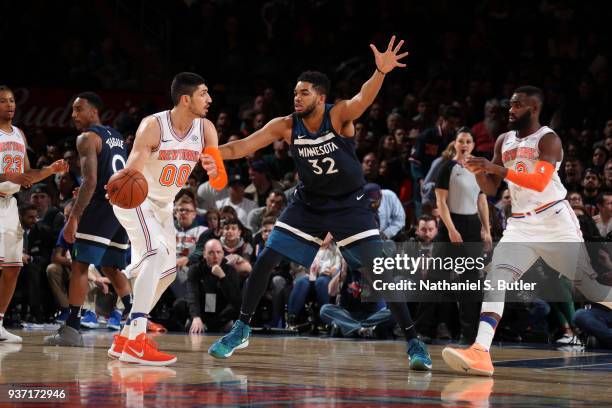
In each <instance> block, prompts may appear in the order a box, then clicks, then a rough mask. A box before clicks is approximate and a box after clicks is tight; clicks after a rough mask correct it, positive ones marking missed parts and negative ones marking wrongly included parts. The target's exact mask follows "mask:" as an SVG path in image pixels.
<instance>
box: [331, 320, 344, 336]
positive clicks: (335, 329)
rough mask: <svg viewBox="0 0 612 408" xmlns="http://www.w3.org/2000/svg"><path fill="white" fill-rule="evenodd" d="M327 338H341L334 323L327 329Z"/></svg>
mask: <svg viewBox="0 0 612 408" xmlns="http://www.w3.org/2000/svg"><path fill="white" fill-rule="evenodd" d="M329 337H342V331H341V330H340V327H338V325H337V324H336V323H332V325H331V327H330V328H329Z"/></svg>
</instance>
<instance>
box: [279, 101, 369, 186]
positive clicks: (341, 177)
mask: <svg viewBox="0 0 612 408" xmlns="http://www.w3.org/2000/svg"><path fill="white" fill-rule="evenodd" d="M332 107H333V105H331V104H326V105H325V113H324V115H323V122H322V123H321V127H320V128H319V130H318V131H317V132H316V133H311V132H309V131H308V130H307V129H306V126H304V122H302V119H301V118H300V117H298V115H296V114H295V113H294V114H293V115H292V116H293V129H292V131H291V146H290V150H291V155H292V157H293V160H295V164H296V167H297V170H298V174H299V176H300V185H299V187H298V188H299V189H300V190H302V191H304V192H306V193H307V194H312V195H315V196H325V197H340V196H346V195H348V194H350V193H353V192H355V191H357V190H359V189H360V188H361V187H363V185H364V184H365V180H364V177H363V171H362V169H361V163H360V162H359V159H357V155H356V154H355V141H354V140H353V138H348V137H343V136H341V135H339V134H338V133H336V131H335V130H334V129H333V126H332V122H331V118H330V115H329V111H330V109H331V108H332Z"/></svg>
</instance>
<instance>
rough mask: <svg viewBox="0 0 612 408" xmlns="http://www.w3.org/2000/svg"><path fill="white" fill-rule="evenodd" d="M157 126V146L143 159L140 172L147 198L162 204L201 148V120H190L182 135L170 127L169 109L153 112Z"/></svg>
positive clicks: (184, 178) (170, 197) (175, 190)
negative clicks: (146, 190)
mask: <svg viewBox="0 0 612 408" xmlns="http://www.w3.org/2000/svg"><path fill="white" fill-rule="evenodd" d="M153 116H154V117H155V118H156V119H157V121H158V123H159V127H160V129H161V137H160V140H159V146H158V147H157V148H155V150H154V151H153V152H152V153H151V155H150V156H149V158H148V159H147V161H146V163H145V166H144V170H143V175H144V177H145V179H146V180H147V183H148V185H149V195H148V196H149V198H151V199H153V200H155V201H159V202H162V203H167V202H172V201H174V196H176V194H177V193H178V192H179V190H180V189H181V188H182V187H183V185H185V183H186V182H187V178H188V177H189V175H190V174H191V171H192V170H193V169H194V167H195V166H196V165H197V163H198V161H199V160H200V153H201V152H202V151H203V150H204V120H203V119H199V118H198V119H194V121H193V122H192V123H191V127H190V128H189V130H188V131H187V132H186V133H185V135H184V136H183V137H179V135H177V134H176V133H175V131H174V128H173V127H172V120H171V119H170V111H164V112H159V113H156V114H154V115H153Z"/></svg>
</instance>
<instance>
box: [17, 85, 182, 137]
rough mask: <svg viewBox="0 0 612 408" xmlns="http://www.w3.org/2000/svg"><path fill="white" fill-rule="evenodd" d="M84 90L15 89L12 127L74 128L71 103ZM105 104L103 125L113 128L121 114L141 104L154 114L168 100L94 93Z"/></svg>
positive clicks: (161, 108) (125, 93)
mask: <svg viewBox="0 0 612 408" xmlns="http://www.w3.org/2000/svg"><path fill="white" fill-rule="evenodd" d="M86 90H88V89H83V90H78V91H75V90H68V89H63V88H26V87H22V88H14V89H13V92H14V93H15V101H16V103H17V110H16V112H15V119H14V123H15V124H17V125H18V126H21V127H24V128H34V127H41V128H46V129H56V130H62V129H63V130H67V129H71V128H74V125H73V123H72V119H71V115H72V102H73V101H74V98H75V97H76V95H78V94H79V93H80V92H83V91H86ZM95 92H96V93H98V94H99V95H100V97H101V98H102V100H103V101H104V109H103V110H102V112H100V119H101V120H102V123H105V124H112V123H113V122H114V121H115V119H116V118H117V116H118V115H119V114H121V113H122V112H127V111H128V110H129V109H130V108H131V107H133V106H140V105H142V104H143V103H147V104H149V105H152V107H153V108H155V109H157V110H163V109H164V108H165V107H166V106H168V105H169V104H170V103H169V100H168V98H166V97H164V95H160V94H148V93H131V92H130V93H128V92H111V91H101V92H98V91H95Z"/></svg>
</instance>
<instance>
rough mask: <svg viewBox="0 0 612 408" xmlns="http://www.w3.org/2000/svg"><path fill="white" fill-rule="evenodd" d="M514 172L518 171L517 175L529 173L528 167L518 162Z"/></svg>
mask: <svg viewBox="0 0 612 408" xmlns="http://www.w3.org/2000/svg"><path fill="white" fill-rule="evenodd" d="M514 171H516V172H517V173H524V172H526V171H527V165H526V164H525V163H523V162H522V161H520V162H517V163H516V164H515V165H514Z"/></svg>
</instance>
